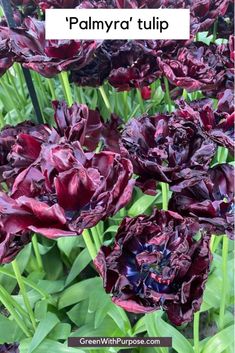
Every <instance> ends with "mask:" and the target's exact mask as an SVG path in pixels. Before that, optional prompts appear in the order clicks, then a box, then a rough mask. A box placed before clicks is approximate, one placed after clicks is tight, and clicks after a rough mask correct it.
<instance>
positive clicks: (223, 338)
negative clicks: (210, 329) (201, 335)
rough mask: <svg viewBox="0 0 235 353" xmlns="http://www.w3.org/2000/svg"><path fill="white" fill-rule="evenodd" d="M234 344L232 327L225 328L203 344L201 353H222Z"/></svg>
mask: <svg viewBox="0 0 235 353" xmlns="http://www.w3.org/2000/svg"><path fill="white" fill-rule="evenodd" d="M233 344H234V325H231V326H229V327H226V328H225V329H223V330H222V331H220V332H218V333H217V334H216V335H214V336H213V337H211V338H210V339H209V340H208V341H207V343H206V344H205V347H204V349H203V350H202V353H215V352H216V353H222V352H224V351H225V350H226V349H227V348H229V347H233Z"/></svg>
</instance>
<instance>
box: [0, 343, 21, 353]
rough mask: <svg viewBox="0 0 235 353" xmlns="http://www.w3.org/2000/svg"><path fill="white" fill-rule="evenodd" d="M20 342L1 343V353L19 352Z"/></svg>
mask: <svg viewBox="0 0 235 353" xmlns="http://www.w3.org/2000/svg"><path fill="white" fill-rule="evenodd" d="M18 346H19V345H18V344H16V343H12V344H8V343H5V344H0V353H19V349H18Z"/></svg>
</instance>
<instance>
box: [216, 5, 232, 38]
mask: <svg viewBox="0 0 235 353" xmlns="http://www.w3.org/2000/svg"><path fill="white" fill-rule="evenodd" d="M233 33H234V2H233V0H231V1H230V2H229V6H228V8H227V11H226V13H225V15H224V16H219V17H218V24H217V37H218V38H229V36H230V35H231V34H233Z"/></svg>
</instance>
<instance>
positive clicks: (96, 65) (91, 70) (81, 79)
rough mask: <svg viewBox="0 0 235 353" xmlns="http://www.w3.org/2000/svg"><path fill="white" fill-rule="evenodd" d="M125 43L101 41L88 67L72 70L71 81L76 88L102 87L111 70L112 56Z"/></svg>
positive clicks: (121, 41) (122, 41)
mask: <svg viewBox="0 0 235 353" xmlns="http://www.w3.org/2000/svg"><path fill="white" fill-rule="evenodd" d="M125 43H126V41H124V40H105V41H103V42H102V44H101V46H100V47H99V48H98V49H97V50H96V52H95V55H94V56H93V58H92V60H91V61H90V62H89V64H88V65H86V66H84V67H83V68H82V69H79V70H72V73H71V78H72V81H74V82H75V83H76V84H77V85H78V86H92V87H96V86H100V85H102V83H103V82H104V80H106V79H107V78H108V76H109V74H110V71H111V69H112V56H115V55H117V54H118V53H119V50H120V48H122V46H123V45H124V44H125Z"/></svg>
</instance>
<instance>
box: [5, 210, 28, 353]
mask: <svg viewBox="0 0 235 353" xmlns="http://www.w3.org/2000/svg"><path fill="white" fill-rule="evenodd" d="M1 212H2V210H1V206H0V213H1ZM30 240H31V237H30V235H29V232H27V231H24V232H21V233H18V234H10V233H6V232H5V230H4V229H2V225H1V219H0V264H6V263H9V262H11V261H13V260H14V258H15V257H16V255H17V254H18V253H19V252H20V251H21V250H22V249H23V247H24V246H25V245H27V244H28V243H29V242H30ZM7 352H8V351H7ZM0 353H1V346H0Z"/></svg>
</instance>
